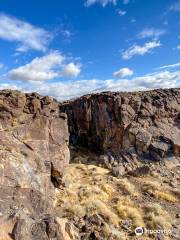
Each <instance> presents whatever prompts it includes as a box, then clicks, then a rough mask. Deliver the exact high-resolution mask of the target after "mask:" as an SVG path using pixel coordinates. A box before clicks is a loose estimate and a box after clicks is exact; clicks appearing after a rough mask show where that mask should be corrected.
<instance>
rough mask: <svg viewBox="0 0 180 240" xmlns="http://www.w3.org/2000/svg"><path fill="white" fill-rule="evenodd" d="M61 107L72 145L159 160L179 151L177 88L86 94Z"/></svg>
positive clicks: (179, 117) (179, 99)
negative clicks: (65, 117) (65, 115)
mask: <svg viewBox="0 0 180 240" xmlns="http://www.w3.org/2000/svg"><path fill="white" fill-rule="evenodd" d="M61 110H62V111H64V112H65V113H67V115H68V119H69V129H70V139H71V143H72V144H75V145H81V146H84V147H88V148H90V149H92V150H94V151H96V152H97V151H98V152H100V153H106V154H113V155H114V156H116V155H119V156H121V155H123V156H124V157H125V155H128V154H129V157H132V156H131V155H132V153H135V154H137V155H138V156H139V157H145V158H147V159H151V160H158V161H159V160H161V159H163V158H165V157H167V156H171V155H179V154H180V89H169V90H154V91H147V92H133V93H118V92H115V93H112V92H104V93H100V94H92V95H86V96H83V97H81V98H79V99H76V100H74V101H70V102H65V103H64V104H62V105H61Z"/></svg>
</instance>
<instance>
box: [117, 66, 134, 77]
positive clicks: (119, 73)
mask: <svg viewBox="0 0 180 240" xmlns="http://www.w3.org/2000/svg"><path fill="white" fill-rule="evenodd" d="M132 75H133V70H131V69H129V68H121V69H120V70H118V71H116V72H114V73H113V76H114V77H118V78H124V77H127V76H132Z"/></svg>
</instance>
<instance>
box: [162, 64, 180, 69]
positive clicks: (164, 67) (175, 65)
mask: <svg viewBox="0 0 180 240" xmlns="http://www.w3.org/2000/svg"><path fill="white" fill-rule="evenodd" d="M176 67H180V62H178V63H175V64H170V65H164V66H162V67H159V68H158V69H166V68H176Z"/></svg>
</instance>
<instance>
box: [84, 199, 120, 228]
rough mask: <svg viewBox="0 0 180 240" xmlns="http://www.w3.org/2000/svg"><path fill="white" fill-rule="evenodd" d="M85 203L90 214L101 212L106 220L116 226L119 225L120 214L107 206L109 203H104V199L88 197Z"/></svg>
mask: <svg viewBox="0 0 180 240" xmlns="http://www.w3.org/2000/svg"><path fill="white" fill-rule="evenodd" d="M83 205H84V206H86V213H87V215H88V216H91V215H93V214H99V215H101V216H102V217H103V218H104V220H105V221H106V222H108V223H111V224H113V225H115V226H118V225H119V222H120V219H119V218H118V216H117V215H116V214H115V213H114V212H113V211H112V209H111V208H110V207H108V206H107V204H105V203H103V202H102V201H100V200H98V199H88V200H87V201H85V202H83Z"/></svg>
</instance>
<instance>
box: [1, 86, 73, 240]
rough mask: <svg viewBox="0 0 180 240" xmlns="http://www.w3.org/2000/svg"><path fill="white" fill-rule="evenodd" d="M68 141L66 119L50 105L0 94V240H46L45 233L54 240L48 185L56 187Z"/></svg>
mask: <svg viewBox="0 0 180 240" xmlns="http://www.w3.org/2000/svg"><path fill="white" fill-rule="evenodd" d="M68 141H69V133H68V126H67V117H66V114H64V113H61V112H60V111H59V106H58V103H57V102H56V101H55V100H53V99H52V98H50V97H41V96H40V95H38V94H35V93H33V94H23V93H21V92H18V91H9V90H3V91H1V92H0V222H1V228H2V226H3V231H4V232H3V231H1V232H0V240H2V239H6V240H7V239H12V238H13V239H18V240H21V239H22V240H26V239H27V240H29V239H49V238H50V236H49V235H48V234H50V232H51V235H52V234H54V238H53V239H60V238H58V236H59V235H58V234H59V232H58V227H57V223H56V222H55V217H54V215H53V214H54V213H53V207H52V198H53V195H54V190H55V188H54V186H53V185H56V186H57V183H59V182H60V180H59V179H61V176H62V173H63V171H64V168H65V167H66V166H67V165H68V163H69V158H70V154H69V148H68ZM47 229H49V230H47ZM48 231H49V232H48ZM52 232H53V233H52ZM55 237H57V238H55Z"/></svg>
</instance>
